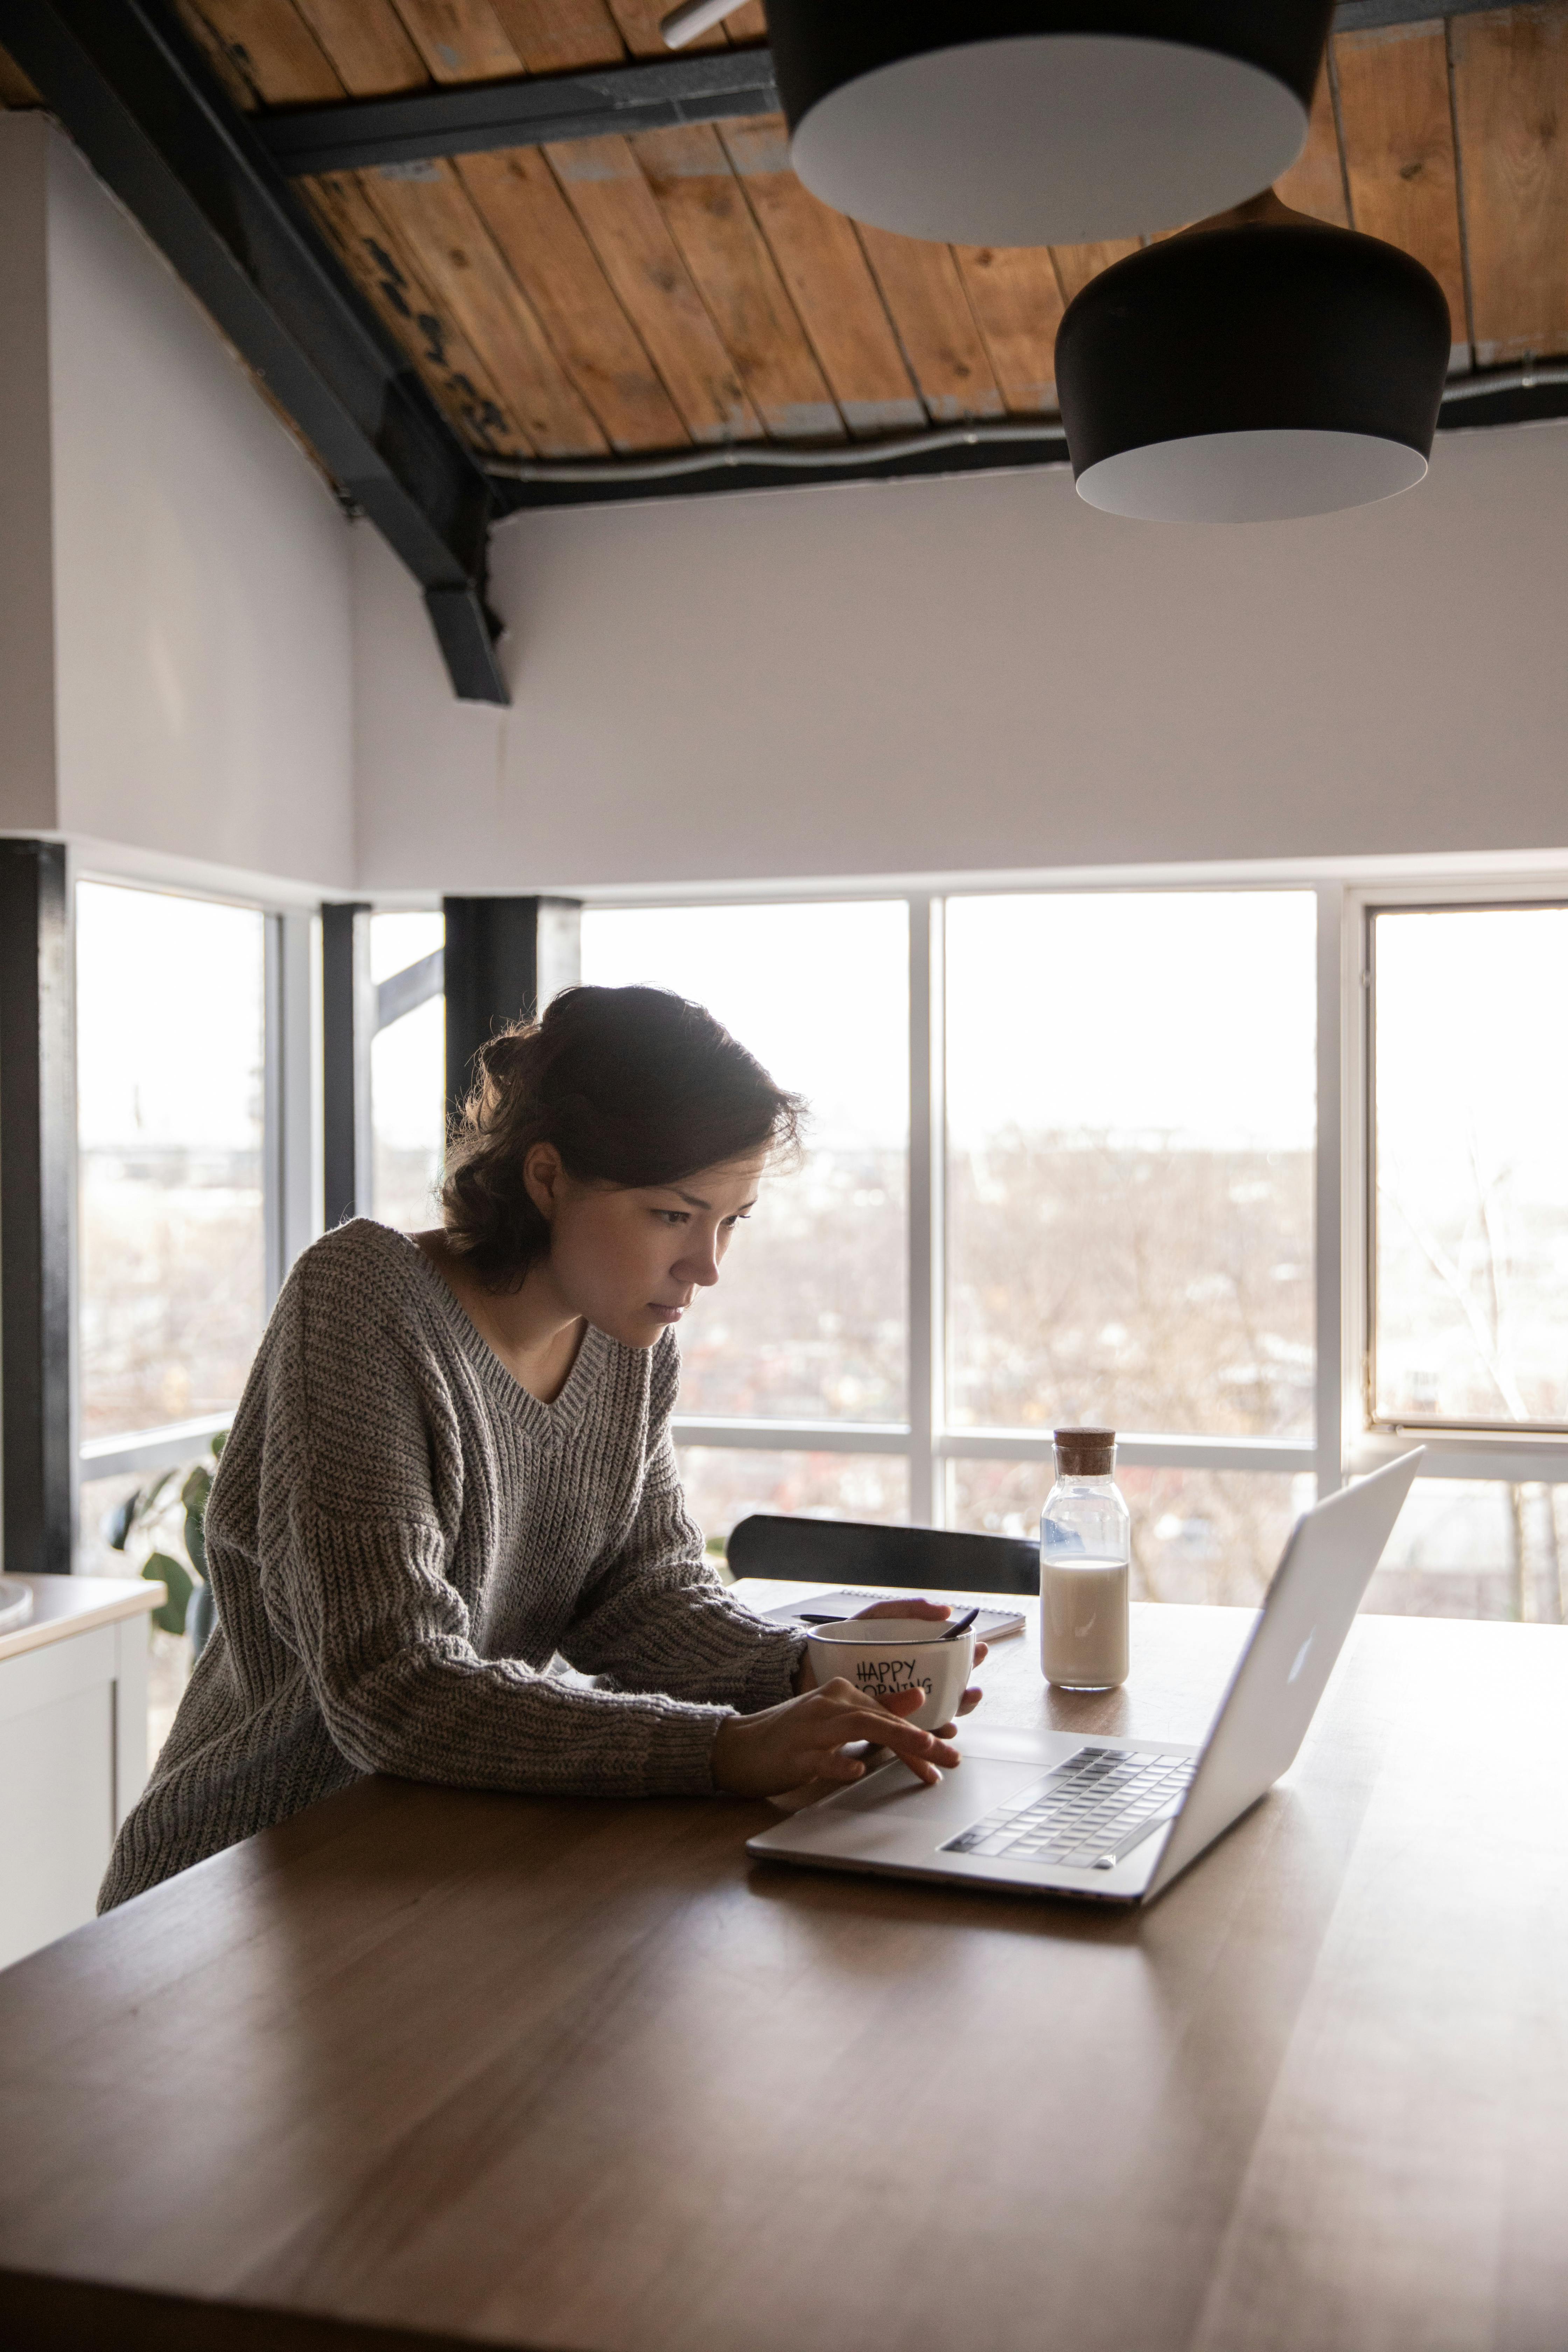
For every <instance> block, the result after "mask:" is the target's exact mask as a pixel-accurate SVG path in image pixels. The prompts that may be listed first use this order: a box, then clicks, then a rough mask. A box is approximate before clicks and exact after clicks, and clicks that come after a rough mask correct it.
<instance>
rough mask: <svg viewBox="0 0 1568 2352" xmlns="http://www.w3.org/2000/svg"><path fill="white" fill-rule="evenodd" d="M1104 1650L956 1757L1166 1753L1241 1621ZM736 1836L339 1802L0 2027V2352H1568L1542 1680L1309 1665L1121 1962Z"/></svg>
mask: <svg viewBox="0 0 1568 2352" xmlns="http://www.w3.org/2000/svg"><path fill="white" fill-rule="evenodd" d="M765 1597H766V1598H767V1599H768V1600H769V1601H773V1600H776V1599H777V1598H778V1597H780V1596H779V1589H778V1588H776V1587H775V1588H773V1589H771V1590H768V1591H766V1594H765ZM1135 1613H1136V1617H1137V1622H1136V1626H1135V1633H1134V1643H1135V1647H1134V1659H1135V1665H1134V1674H1133V1679H1132V1682H1131V1685H1130V1686H1129V1688H1128V1689H1127V1690H1126V1691H1125V1692H1124V1693H1121V1694H1120V1695H1117V1696H1113V1697H1111V1698H1110V1699H1099V1700H1090V1699H1085V1698H1081V1697H1080V1698H1068V1697H1065V1696H1059V1695H1054V1694H1047V1693H1045V1692H1044V1691H1043V1690H1042V1687H1041V1685H1040V1683H1039V1680H1038V1675H1037V1668H1036V1664H1035V1658H1034V1652H1033V1645H1032V1642H1018V1641H1015V1642H1013V1643H1010V1644H1003V1645H1001V1646H1000V1647H999V1648H998V1649H997V1650H996V1651H995V1652H994V1654H993V1657H992V1660H991V1662H990V1664H988V1665H987V1668H986V1670H985V1680H986V1682H987V1684H988V1685H989V1687H990V1692H991V1696H990V1699H989V1701H988V1704H989V1706H990V1707H991V1709H992V1710H993V1712H994V1714H995V1715H997V1716H1000V1717H1005V1718H1007V1719H1009V1720H1011V1721H1015V1722H1037V1721H1039V1720H1041V1719H1047V1720H1049V1721H1051V1722H1053V1723H1056V1724H1058V1725H1068V1726H1069V1727H1084V1728H1095V1729H1103V1730H1114V1731H1119V1732H1127V1733H1131V1734H1132V1735H1134V1736H1138V1737H1148V1736H1159V1735H1162V1734H1163V1735H1165V1736H1167V1737H1171V1738H1197V1737H1200V1736H1201V1734H1202V1732H1203V1730H1204V1728H1205V1724H1206V1722H1207V1719H1208V1717H1209V1715H1210V1713H1211V1711H1212V1708H1213V1705H1214V1702H1215V1698H1216V1697H1217V1696H1218V1694H1219V1692H1220V1690H1221V1688H1222V1686H1223V1684H1224V1682H1225V1679H1226V1674H1227V1672H1228V1670H1229V1667H1230V1664H1231V1663H1232V1661H1233V1658H1234V1656H1235V1654H1236V1651H1237V1646H1238V1644H1239V1643H1240V1641H1241V1639H1242V1637H1243V1635H1244V1634H1245V1633H1246V1630H1247V1622H1248V1620H1247V1616H1246V1615H1245V1614H1244V1613H1243V1612H1235V1611H1226V1610H1205V1609H1180V1608H1149V1609H1143V1610H1141V1611H1139V1612H1135ZM765 1817H766V1815H765V1811H764V1809H763V1808H762V1807H759V1806H755V1805H749V1804H742V1803H739V1802H731V1801H715V1802H705V1801H657V1802H647V1803H642V1804H621V1803H601V1802H591V1801H575V1802H545V1801H534V1800H524V1799H518V1798H508V1797H501V1796H484V1795H465V1794H456V1793H453V1792H451V1791H446V1790H437V1789H429V1788H421V1787H416V1786H413V1785H408V1784H404V1783H400V1782H396V1781H391V1780H367V1781H364V1782H362V1783H361V1784H360V1785H358V1786H357V1787H355V1788H354V1789H353V1790H349V1791H347V1792H346V1793H344V1794H343V1795H342V1796H340V1797H338V1798H335V1799H333V1800H332V1801H331V1802H329V1803H327V1804H324V1805H321V1806H319V1807H318V1808H316V1809H315V1810H314V1811H310V1812H309V1813H306V1814H303V1815H301V1816H300V1818H299V1819H298V1820H296V1821H294V1822H290V1823H289V1824H288V1825H287V1826H285V1827H284V1828H283V1829H281V1830H277V1831H272V1832H268V1834H267V1835H265V1836H262V1837H259V1838H256V1839H253V1840H251V1841H250V1842H249V1843H247V1844H246V1845H243V1846H240V1847H238V1848H237V1849H235V1850H234V1851H233V1852H231V1853H226V1854H223V1855H220V1856H218V1857H217V1858H216V1859H215V1860H214V1861H212V1862H209V1863H207V1864H204V1865H203V1866H202V1867H201V1868H199V1869H197V1870H194V1871H192V1872H190V1873H189V1874H187V1875H185V1876H184V1877H183V1878H180V1879H177V1880H174V1881H173V1882H171V1883H170V1884H169V1885H165V1886H163V1887H160V1888H158V1889H156V1890H155V1891H154V1892H153V1894H151V1895H147V1896H145V1897H143V1898H142V1900H141V1901H140V1902H138V1903H135V1904H132V1905H131V1906H128V1907H127V1908H126V1909H124V1910H122V1911H121V1912H119V1913H116V1914H114V1915H113V1916H110V1917H109V1918H107V1919H103V1920H100V1921H99V1922H97V1923H96V1924H95V1925H94V1926H92V1927H87V1928H84V1929H82V1930H81V1931H80V1932H79V1933H78V1934H76V1935H74V1936H72V1937H69V1938H68V1939H67V1940H66V1941H64V1942H63V1943H60V1944H58V1945H56V1946H55V1947H54V1948H52V1949H50V1950H49V1951H47V1952H44V1953H40V1954H37V1956H35V1957H34V1958H32V1959H29V1960H27V1961H25V1962H24V1963H23V1964H22V1965H21V1966H20V1967H18V1968H16V1969H13V1970H12V1971H10V1972H9V1974H7V1975H6V1976H5V1977H3V1978H0V2147H4V2149H5V2158H4V2163H3V2165H0V2265H4V2266H5V2268H4V2271H3V2273H0V2342H3V2343H4V2344H5V2347H7V2352H31V2347H39V2346H47V2347H51V2352H58V2347H78V2346H79V2347H83V2352H87V2347H91V2352H104V2347H111V2348H112V2352H119V2347H142V2346H147V2347H157V2348H158V2352H183V2347H191V2352H197V2347H200V2352H223V2347H231V2346H246V2347H251V2346H255V2347H262V2346H266V2347H289V2352H293V2347H302V2346H310V2347H315V2346H318V2345H319V2346H321V2347H323V2352H325V2348H326V2347H331V2346H339V2345H342V2346H343V2347H371V2346H376V2345H382V2344H384V2345H386V2346H387V2347H393V2346H397V2345H401V2346H404V2347H407V2346H408V2344H409V2340H410V2339H409V2337H408V2336H406V2335H404V2334H401V2333H386V2332H384V2331H388V2330H404V2329H407V2330H412V2331H421V2332H422V2333H419V2334H417V2335H416V2341H420V2342H424V2343H426V2344H428V2343H430V2342H447V2343H452V2344H456V2343H463V2344H472V2343H485V2344H500V2345H513V2346H518V2345H526V2346H532V2347H576V2352H873V2347H876V2352H882V2347H887V2352H1058V2347H1060V2352H1163V2347H1193V2352H1197V2347H1202V2352H1280V2348H1281V2347H1301V2352H1481V2347H1487V2352H1555V2347H1563V2345H1565V2344H1568V1630H1562V1629H1557V1628H1550V1627H1536V1626H1515V1625H1494V1624H1462V1623H1453V1622H1426V1621H1415V1620H1409V1619H1398V1618H1363V1619H1362V1620H1361V1621H1360V1622H1358V1624H1357V1626H1356V1629H1355V1632H1354V1633H1353V1635H1352V1642H1351V1643H1350V1645H1349V1647H1348V1649H1347V1653H1346V1655H1345V1658H1344V1659H1343V1661H1342V1664H1341V1666H1340V1668H1339V1670H1338V1672H1337V1675H1336V1676H1335V1679H1334V1682H1333V1683H1332V1684H1331V1686H1330V1690H1329V1693H1328V1696H1327V1697H1326V1698H1325V1700H1324V1703H1323V1706H1322V1708H1321V1711H1320V1715H1319V1719H1318V1722H1317V1724H1316V1726H1315V1727H1314V1729H1313V1733H1312V1735H1311V1738H1310V1743H1309V1746H1308V1748H1306V1749H1305V1750H1304V1751H1303V1755H1302V1757H1301V1759H1300V1761H1299V1762H1298V1764H1297V1766H1296V1768H1295V1769H1294V1770H1293V1772H1292V1773H1291V1774H1290V1775H1289V1779H1288V1780H1287V1781H1286V1782H1285V1783H1283V1784H1282V1786H1281V1789H1280V1790H1279V1791H1278V1792H1276V1794H1275V1795H1274V1796H1272V1797H1271V1798H1270V1799H1268V1801H1266V1802H1265V1803H1264V1804H1263V1805H1262V1806H1261V1807H1259V1808H1258V1810H1257V1811H1255V1812H1254V1813H1253V1814H1252V1815H1251V1816H1250V1817H1249V1818H1248V1819H1247V1821H1246V1822H1243V1823H1242V1824H1241V1825H1240V1826H1239V1827H1238V1828H1237V1829H1236V1830H1235V1831H1234V1832H1232V1833H1231V1835H1230V1836H1229V1837H1228V1838H1227V1839H1226V1840H1225V1841H1224V1842H1223V1843H1221V1844H1220V1845H1219V1846H1218V1847H1217V1848H1215V1850H1214V1851H1213V1852H1212V1853H1210V1854H1209V1855H1208V1856H1207V1857H1206V1858H1205V1860H1204V1861H1203V1862H1202V1863H1200V1864H1198V1866H1197V1867H1196V1868H1195V1869H1194V1871H1193V1872H1192V1873H1191V1874H1189V1875H1188V1876H1187V1877H1186V1878H1184V1879H1183V1880H1182V1881H1181V1882H1180V1883H1179V1884H1178V1885H1176V1887H1175V1888H1174V1889H1173V1892H1172V1893H1171V1894H1170V1895H1168V1896H1167V1897H1166V1898H1165V1899H1164V1900H1163V1902H1162V1903H1160V1904H1159V1905H1158V1906H1155V1907H1154V1908H1153V1909H1152V1911H1150V1912H1148V1913H1147V1914H1143V1915H1135V1916H1106V1915H1105V1914H1103V1913H1101V1912H1099V1911H1095V1910H1089V1909H1079V1908H1075V1907H1073V1906H1069V1905H1067V1904H1056V1903H1051V1902H1043V1901H1037V1900H1036V1901H1030V1900H1026V1899H1023V1898H1017V1897H1014V1896H1011V1895H973V1894H968V1893H959V1892H956V1891H949V1890H946V1889H940V1888H930V1887H923V1886H917V1885H910V1884H904V1883H900V1882H898V1881H892V1880H872V1879H866V1880H858V1879H855V1878H848V1877H839V1876H830V1875H827V1874H812V1873H806V1872H796V1871H792V1870H789V1869H787V1868H784V1867H783V1866H779V1865H773V1866H769V1867H753V1866H750V1865H749V1864H747V1861H746V1859H745V1856H744V1854H743V1853H742V1841H743V1839H744V1837H745V1836H746V1834H747V1833H748V1832H750V1831H751V1830H752V1828H753V1827H755V1826H756V1825H757V1824H758V1823H759V1822H761V1821H763V1819H764V1818H765ZM131 2290H143V2291H144V2293H143V2294H142V2295H140V2296H138V2295H136V2294H132V2293H131V2292H130V2291H131ZM311 2315H315V2316H311ZM329 2319H336V2320H337V2321H339V2322H343V2323H351V2324H350V2325H348V2326H328V2325H326V2324H325V2322H326V2321H327V2320H329Z"/></svg>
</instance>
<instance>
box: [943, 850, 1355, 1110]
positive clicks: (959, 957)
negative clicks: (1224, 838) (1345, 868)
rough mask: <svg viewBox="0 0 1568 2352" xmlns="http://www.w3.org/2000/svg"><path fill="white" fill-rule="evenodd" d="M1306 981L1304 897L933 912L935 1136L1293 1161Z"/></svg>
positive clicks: (1120, 900) (1123, 895)
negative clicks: (1079, 1135) (939, 1111)
mask: <svg viewBox="0 0 1568 2352" xmlns="http://www.w3.org/2000/svg"><path fill="white" fill-rule="evenodd" d="M1316 969H1317V950H1316V905H1315V901H1314V899H1313V897H1312V893H1311V892H1310V890H1283V891H1280V890H1273V891H1264V890H1246V891H1241V890H1184V891H1164V892H1154V891H1096V892H1089V891H1082V892H1073V893H1067V892H1063V893H1059V894H1058V893H1051V894H1049V895H1047V894H1044V893H1042V894H1040V895H1039V896H1036V897H1018V898H1000V897H998V898H953V899H950V900H949V902H948V910H947V983H948V1022H947V1070H948V1076H947V1105H948V1119H949V1123H950V1127H951V1129H952V1134H953V1135H954V1137H955V1138H956V1139H957V1140H958V1141H959V1143H960V1144H961V1145H971V1146H972V1145H974V1144H977V1143H980V1142H981V1141H983V1140H984V1137H985V1136H986V1135H987V1134H988V1133H990V1132H994V1130H995V1129H997V1128H998V1127H1001V1126H1005V1125H1006V1124H1008V1123H1009V1122H1016V1124H1018V1125H1019V1126H1021V1127H1025V1128H1034V1129H1041V1128H1058V1129H1061V1128H1067V1129H1072V1128H1078V1129H1088V1130H1089V1131H1090V1132H1093V1133H1110V1134H1121V1135H1129V1136H1131V1135H1138V1134H1147V1133H1156V1134H1161V1135H1165V1136H1169V1137H1172V1138H1174V1139H1180V1140H1181V1141H1183V1142H1187V1143H1202V1144H1207V1145H1224V1146H1231V1147H1241V1148H1247V1147H1251V1148H1255V1149H1258V1148H1261V1149H1269V1150H1306V1149H1309V1148H1310V1145H1311V1142H1312V1138H1313V1134H1314V1131H1315V1125H1316V1111H1315V1108H1314V1103H1315V1092H1316V1089H1315V1071H1314V1057H1315V1050H1316V1037H1317V990H1316Z"/></svg>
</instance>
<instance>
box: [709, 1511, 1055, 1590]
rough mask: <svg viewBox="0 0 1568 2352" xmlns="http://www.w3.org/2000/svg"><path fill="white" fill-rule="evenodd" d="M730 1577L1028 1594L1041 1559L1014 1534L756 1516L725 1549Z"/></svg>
mask: <svg viewBox="0 0 1568 2352" xmlns="http://www.w3.org/2000/svg"><path fill="white" fill-rule="evenodd" d="M726 1549H727V1553H728V1557H729V1561H730V1571H731V1575H733V1576H768V1577H778V1578H781V1579H782V1578H789V1579H792V1580H797V1581H799V1582H803V1583H804V1582H807V1581H809V1582H812V1583H816V1584H889V1585H892V1586H894V1587H896V1588H897V1589H898V1590H899V1591H905V1592H919V1591H925V1590H926V1589H927V1588H928V1587H929V1588H932V1589H934V1590H935V1591H938V1592H1031V1593H1037V1592H1038V1591H1039V1589H1040V1555H1039V1552H1038V1550H1037V1548H1036V1547H1035V1545H1033V1544H1032V1543H1027V1542H1026V1541H1025V1540H1024V1539H1023V1538H1021V1537H1018V1536H960V1535H950V1534H949V1533H948V1532H947V1530H946V1529H945V1528H880V1527H875V1526H873V1525H872V1524H871V1523H870V1522H869V1521H868V1520H865V1519H803V1518H784V1517H775V1516H774V1514H773V1513H772V1512H767V1511H757V1512H754V1513H753V1514H752V1517H750V1518H749V1519H742V1521H741V1523H740V1525H739V1526H738V1527H737V1528H736V1529H735V1531H734V1533H733V1534H732V1535H731V1538H730V1541H729V1544H728V1546H727V1547H726Z"/></svg>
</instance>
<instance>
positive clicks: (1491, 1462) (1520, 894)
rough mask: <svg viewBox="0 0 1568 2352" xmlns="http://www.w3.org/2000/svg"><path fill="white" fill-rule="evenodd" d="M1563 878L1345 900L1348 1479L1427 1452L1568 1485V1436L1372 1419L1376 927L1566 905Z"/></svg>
mask: <svg viewBox="0 0 1568 2352" xmlns="http://www.w3.org/2000/svg"><path fill="white" fill-rule="evenodd" d="M1564 897H1565V894H1564V883H1563V876H1562V875H1561V874H1559V875H1556V876H1548V875H1540V874H1531V875H1521V876H1517V877H1510V876H1506V875H1493V874H1487V875H1485V876H1481V875H1477V876H1476V877H1474V878H1472V879H1469V880H1458V879H1449V878H1447V877H1445V878H1444V879H1443V880H1441V881H1438V882H1430V883H1423V882H1405V881H1400V882H1397V883H1393V884H1389V885H1377V884H1362V885H1359V886H1357V887H1353V888H1349V889H1347V890H1346V891H1345V893H1344V916H1343V924H1342V951H1341V962H1340V969H1341V987H1342V1041H1343V1055H1344V1089H1343V1106H1344V1109H1343V1116H1344V1123H1345V1152H1344V1181H1343V1188H1342V1213H1343V1221H1344V1251H1343V1261H1342V1284H1341V1301H1342V1305H1341V1314H1342V1332H1343V1345H1342V1369H1341V1382H1342V1396H1343V1410H1344V1426H1345V1448H1344V1451H1345V1461H1346V1465H1347V1469H1348V1471H1349V1473H1350V1474H1351V1475H1361V1474H1363V1473H1364V1472H1366V1471H1368V1470H1375V1469H1376V1468H1378V1466H1379V1465H1381V1464H1382V1463H1384V1462H1392V1461H1393V1460H1394V1458H1395V1457H1396V1456H1397V1455H1398V1454H1406V1453H1408V1452H1409V1450H1410V1448H1411V1447H1412V1446H1413V1445H1425V1446H1426V1461H1425V1462H1424V1463H1423V1464H1422V1466H1421V1475H1422V1476H1423V1477H1426V1478H1463V1479H1498V1480H1500V1481H1502V1482H1504V1483H1505V1484H1510V1485H1516V1486H1530V1485H1542V1486H1562V1485H1563V1484H1568V1434H1563V1435H1559V1434H1556V1433H1552V1432H1537V1433H1533V1434H1531V1433H1524V1432H1521V1433H1518V1434H1517V1435H1516V1434H1514V1433H1511V1432H1509V1431H1501V1430H1500V1431H1495V1432H1494V1431H1489V1430H1473V1429H1466V1428H1465V1427H1464V1426H1463V1425H1462V1424H1459V1425H1456V1426H1455V1427H1454V1428H1452V1429H1443V1428H1432V1427H1429V1426H1428V1425H1426V1423H1412V1424H1409V1425H1401V1424H1400V1423H1378V1422H1376V1421H1374V1419H1373V1414H1372V1405H1371V1377H1370V1376H1371V1366H1372V1348H1373V1296H1372V1248H1373V1238H1374V1229H1373V1202H1372V1183H1373V1154H1372V1143H1373V1116H1374V1106H1373V1098H1372V1097H1373V1050H1372V1022H1373V972H1372V924H1373V917H1374V916H1375V915H1377V914H1380V913H1384V912H1387V913H1396V912H1398V911H1399V910H1400V909H1402V908H1405V909H1412V910H1414V909H1415V908H1434V909H1439V908H1477V909H1481V908H1485V909H1489V910H1497V911H1500V912H1506V911H1507V910H1508V909H1509V908H1513V907H1517V908H1529V907H1552V906H1556V907H1560V906H1562V905H1563V904H1564Z"/></svg>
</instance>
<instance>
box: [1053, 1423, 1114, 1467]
mask: <svg viewBox="0 0 1568 2352" xmlns="http://www.w3.org/2000/svg"><path fill="white" fill-rule="evenodd" d="M1051 1436H1052V1438H1053V1439H1054V1441H1055V1444H1056V1449H1057V1475H1058V1477H1062V1478H1109V1477H1110V1475H1111V1473H1112V1471H1113V1470H1114V1469H1115V1467H1116V1432H1115V1431H1114V1430H1113V1429H1053V1430H1052V1432H1051Z"/></svg>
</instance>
